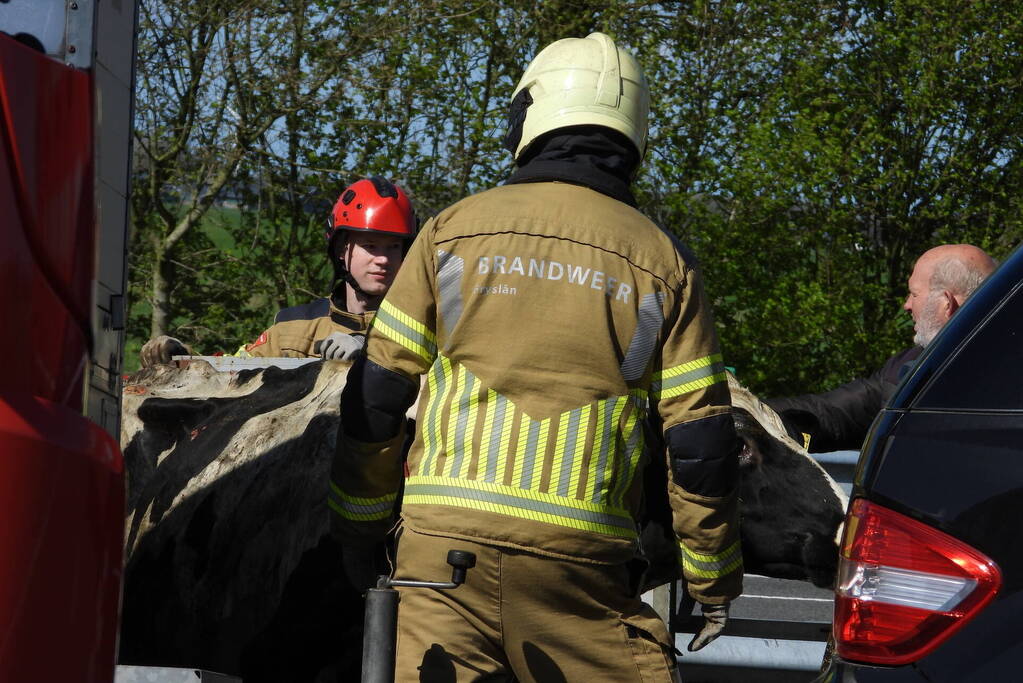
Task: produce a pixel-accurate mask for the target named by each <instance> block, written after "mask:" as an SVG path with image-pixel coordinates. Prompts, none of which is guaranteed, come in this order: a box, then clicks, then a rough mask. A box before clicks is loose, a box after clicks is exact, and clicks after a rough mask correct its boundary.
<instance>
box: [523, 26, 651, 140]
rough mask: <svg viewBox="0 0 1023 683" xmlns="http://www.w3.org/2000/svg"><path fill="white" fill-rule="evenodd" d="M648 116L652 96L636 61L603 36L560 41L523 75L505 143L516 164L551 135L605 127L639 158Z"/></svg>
mask: <svg viewBox="0 0 1023 683" xmlns="http://www.w3.org/2000/svg"><path fill="white" fill-rule="evenodd" d="M649 111H650V92H649V90H648V88H647V84H646V78H644V76H643V71H642V69H640V66H639V62H637V61H636V58H635V57H633V56H632V55H631V54H629V53H628V52H626V51H625V50H623V49H622V48H620V47H618V46H617V45H615V42H614V40H612V39H611V37H610V36H607V35H605V34H603V33H591V34H590V35H588V36H586V37H585V38H564V39H562V40H558V41H556V42H553V43H551V44H550V45H548V46H547V47H545V48H544V49H543V50H541V51H540V53H539V54H537V55H536V57H534V58H533V61H532V62H530V63H529V66H527V67H526V71H525V73H523V74H522V78H521V79H520V80H519V84H518V86H516V88H515V92H514V93H513V94H512V112H511V126H510V130H509V138H508V140H507V141H506V142H508V143H509V144H508V147H509V150H510V151H511V152H512V155H513V156H514V157H515V159H518V158H519V155H521V154H522V152H523V150H525V149H526V148H527V147H529V145H530V143H532V142H533V141H534V140H536V139H537V138H538V137H540V136H541V135H543V134H544V133H547V132H549V131H552V130H556V129H558V128H567V127H569V126H587V125H588V126H606V127H607V128H611V129H613V130H616V131H618V132H619V133H622V134H623V135H624V136H625V137H627V138H628V139H629V140H630V141H632V144H633V145H635V147H636V151H637V152H639V155H640V158H642V157H643V154H644V152H645V151H646V133H647V115H648V113H649ZM523 114H524V118H523ZM519 128H520V129H521V136H520V137H519V138H518V140H516V139H515V134H516V133H517V132H518V130H517V129H519Z"/></svg>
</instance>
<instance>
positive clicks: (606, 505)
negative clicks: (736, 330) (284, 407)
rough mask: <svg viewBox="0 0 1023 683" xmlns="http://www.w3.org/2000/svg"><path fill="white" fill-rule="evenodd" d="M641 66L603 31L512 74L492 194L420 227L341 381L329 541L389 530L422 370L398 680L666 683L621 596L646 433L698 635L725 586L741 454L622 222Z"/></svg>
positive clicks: (668, 287)
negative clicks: (464, 573)
mask: <svg viewBox="0 0 1023 683" xmlns="http://www.w3.org/2000/svg"><path fill="white" fill-rule="evenodd" d="M647 111H648V93H647V87H646V83H645V80H644V77H643V74H642V72H641V71H640V69H639V66H638V64H637V62H636V60H635V59H634V58H633V57H632V56H631V55H630V54H628V53H627V52H625V51H624V50H622V49H620V48H617V47H616V45H615V44H614V42H613V41H612V40H611V39H610V38H609V37H608V36H606V35H603V34H600V33H594V34H591V35H590V36H588V37H586V38H584V39H566V40H561V41H558V42H556V43H553V44H552V45H550V46H548V47H547V48H545V49H544V50H543V51H541V52H540V53H539V54H538V55H537V56H536V57H535V59H534V60H533V61H532V63H531V64H530V65H529V67H528V68H527V69H526V71H525V74H524V75H523V77H522V79H521V81H520V82H519V85H518V87H517V89H516V91H515V96H514V98H513V100H512V105H511V116H510V129H509V134H508V137H507V139H506V143H507V146H508V147H509V149H511V150H512V152H513V154H514V155H515V159H516V163H517V165H518V167H519V168H518V170H517V171H516V172H515V173H514V174H513V175H512V177H511V178H510V180H509V181H508V183H507V184H506V185H505V186H502V187H499V188H496V189H492V190H489V191H486V192H483V193H480V194H477V195H474V196H471V197H469V198H467V199H464V200H462V201H460V202H458V203H457V204H455V205H454V206H452V207H450V208H448V209H446V210H445V211H443V212H441V213H440V214H439V215H438V216H437V217H436V218H434V219H433V220H431V221H429V222H428V223H427V225H426V226H425V227H424V229H423V231H422V232H421V233H420V235H419V237H418V238H417V239H416V241H415V242H414V244H413V246H412V249H411V251H410V252H409V255H408V257H407V259H406V261H405V265H404V267H403V268H402V270H401V272H400V273H399V275H398V278H397V279H396V281H395V284H394V286H393V287H392V288H391V290H390V291H389V292H388V294H387V296H386V298H385V299H384V301H383V303H382V304H381V306H380V309H379V311H378V312H377V316H376V318H375V320H374V322H373V324H372V326H371V329H370V334H369V340H368V344H367V349H366V351H367V353H366V356H365V358H363V359H360V360H359V361H357V362H356V364H355V365H354V366H353V368H352V370H351V371H350V373H349V378H348V384H347V386H346V387H345V390H344V393H343V395H342V400H341V411H342V415H341V418H342V427H341V432H340V434H339V443H338V450H337V456H336V459H335V463H334V469H333V473H332V480H333V481H332V482H331V491H330V499H329V504H330V507H331V509H332V510H333V529H334V531H335V533H337V534H338V535H339V536H340V537H341V538H342V539H343V540H344V542H345V543H347V544H350V545H358V544H360V543H363V544H368V543H370V542H373V541H375V540H376V539H377V538H379V537H380V536H381V535H382V534H384V533H386V532H387V530H388V529H389V527H390V526H391V525H392V524H393V520H392V519H391V516H392V509H393V507H394V504H395V501H396V498H397V495H398V489H399V485H400V484H401V480H402V465H401V450H402V442H403V439H404V434H403V433H402V430H403V429H404V425H405V421H404V419H403V415H404V411H405V409H406V408H407V406H409V405H410V404H411V403H412V401H413V400H414V399H415V398H416V395H417V393H418V390H419V377H420V376H421V375H425V382H424V387H423V394H422V396H421V397H420V402H419V411H418V416H417V420H416V425H417V426H416V434H415V440H414V442H413V445H412V448H411V451H410V453H409V457H408V470H409V476H408V478H407V479H406V480H405V485H404V494H403V499H402V502H401V525H400V528H399V531H398V543H397V561H396V567H395V569H394V574H395V578H399V579H418V580H427V581H438V580H444V577H445V576H446V575H447V574H449V573H450V570H449V568H447V566H446V564H445V558H446V553H447V551H448V549H451V548H457V549H463V550H469V551H472V552H474V553H476V556H477V565H476V567H475V568H474V569H472V570H470V571H469V574H468V580H467V582H466V583H465V584H464V585H463V586H461V587H459V588H458V589H456V590H454V591H428V590H422V589H409V590H403V592H402V596H401V607H400V613H399V626H398V655H397V667H398V679H399V680H412V679H414V678H416V677H417V676H418V677H419V678H418V680H459V681H462V680H479V679H482V678H485V677H486V676H487V675H494V676H495V677H496V676H501V675H504V676H508V677H509V679H510V678H511V677H512V676H514V678H515V679H516V680H520V681H550V680H570V681H576V680H592V681H641V680H642V681H649V680H673V679H675V678H676V677H677V675H678V672H677V668H676V663H675V656H674V653H673V649H674V648H673V643H672V642H670V640H669V636H668V633H667V630H666V628H665V626H664V623H663V622H662V621H661V620H660V619H659V618H658V617H657V616H656V614H655V613H654V612H653V611H652V610H651V609H650V608H649V607H648V606H646V605H645V604H644V603H642V602H641V601H640V599H639V597H638V595H637V594H636V593H637V591H636V590H635V589H634V587H633V583H631V582H630V580H629V575H628V570H627V564H628V563H629V562H630V560H632V559H633V558H634V557H635V556H636V554H637V550H638V549H637V532H636V522H635V519H636V514H637V510H638V508H639V507H640V505H641V498H642V495H643V491H642V477H641V476H640V473H641V468H643V467H644V465H645V463H644V458H646V457H648V455H647V451H646V449H644V435H643V423H644V421H646V420H648V419H650V418H656V420H657V421H658V422H659V423H660V424H661V425H663V430H664V436H665V440H666V443H667V444H668V448H667V451H668V452H667V453H666V454H665V453H657V454H653V456H652V457H657V458H661V459H663V466H664V467H665V468H666V469H668V470H670V477H669V479H670V483H669V497H670V500H671V504H672V508H673V511H674V527H675V531H676V532H677V535H678V538H679V541H680V549H681V553H680V558H681V562H682V565H683V570H684V575H685V578H686V581H687V583H688V588H689V591H690V592H691V594H692V595H693V596H694V597H695V598H696V599H697V600H698V601H700V602H701V603H702V604H703V605H704V610H705V614H706V615H707V620H706V625H705V627H704V629H703V631H701V634H699V635H698V636H697V638H696V639H694V643H693V644H692V645H691V649H695V648H698V647H702V646H703V645H704V644H706V642H709V641H710V640H711V639H713V637H715V636H716V635H717V633H718V632H720V630H721V627H722V626H723V624H724V619H725V616H726V613H727V604H728V602H729V601H730V600H732V599H733V598H734V597H736V596H737V595H738V594H739V593H740V591H741V581H742V553H741V548H740V545H739V528H738V509H737V503H738V501H737V498H736V484H737V477H738V460H737V452H738V451H737V447H736V446H737V444H736V437H735V432H734V429H733V425H732V419H731V414H730V406H729V394H728V388H727V385H726V382H725V370H724V367H723V365H722V361H721V355H720V353H719V350H718V343H717V339H716V336H715V333H714V327H713V322H712V320H711V316H710V310H709V307H708V304H707V300H706V297H705V295H704V293H703V287H702V284H701V280H700V274H699V270H698V269H697V267H696V264H695V261H694V259H693V257H692V256H690V255H688V254H687V252H686V251H685V250H684V249H683V248H682V247H681V246H680V245H678V244H677V243H676V242H674V241H673V239H672V238H671V237H669V236H668V235H667V234H666V233H665V232H663V231H662V230H660V229H659V228H658V227H657V226H656V225H655V224H654V223H653V222H651V221H650V220H649V219H647V218H646V217H644V216H643V215H642V214H641V213H640V212H639V211H637V210H636V208H635V201H634V199H633V197H632V194H631V193H630V191H629V184H630V181H631V179H632V178H633V176H634V174H635V171H636V169H637V167H638V165H639V163H640V161H641V158H642V152H643V150H644V147H645V140H646V129H647V125H646V119H647Z"/></svg>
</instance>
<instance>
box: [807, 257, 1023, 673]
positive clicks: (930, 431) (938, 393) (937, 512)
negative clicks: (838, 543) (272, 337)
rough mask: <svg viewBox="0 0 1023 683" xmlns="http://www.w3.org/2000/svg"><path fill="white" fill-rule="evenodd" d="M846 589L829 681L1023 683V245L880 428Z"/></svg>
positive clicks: (852, 530) (846, 566) (852, 540)
mask: <svg viewBox="0 0 1023 683" xmlns="http://www.w3.org/2000/svg"><path fill="white" fill-rule="evenodd" d="M836 586H837V588H836V595H835V617H834V630H833V635H834V638H835V650H836V654H835V656H834V657H833V658H832V659H831V661H830V662H829V663H828V664H827V665H826V667H825V669H824V672H823V673H822V674H821V675H820V677H819V678H818V679H817V681H818V683H851V682H864V683H866V682H872V681H876V682H878V683H887V682H902V681H906V682H909V681H928V682H929V683H941V682H949V683H952V682H954V683H966V682H968V681H976V682H978V683H981V682H983V683H988V682H990V681H1013V680H1021V676H1023V674H1021V673H1020V662H1021V661H1023V591H1021V587H1023V248H1021V249H1017V250H1016V252H1015V253H1014V254H1013V255H1012V256H1011V257H1009V258H1008V259H1007V260H1006V261H1005V263H1003V264H1002V265H1001V267H1000V268H999V269H998V270H997V271H996V272H995V273H994V274H992V275H991V277H990V278H989V279H988V280H987V282H985V284H984V285H983V286H982V287H981V288H980V289H979V290H977V292H976V293H975V294H974V295H973V296H972V297H970V299H969V300H968V301H967V302H966V303H965V304H964V306H963V307H962V308H961V309H960V310H959V311H958V312H957V313H956V315H955V316H954V317H953V318H952V320H951V321H949V323H948V324H947V325H946V326H945V328H944V329H943V330H942V331H941V333H940V334H939V335H938V337H937V338H935V340H934V341H933V342H932V343H931V344H930V345H929V346H928V348H927V350H926V351H925V352H924V354H923V355H922V356H921V358H920V360H919V362H918V363H917V364H916V366H915V367H914V368H913V369H912V371H911V372H910V374H909V375H908V376H907V377H905V378H904V380H903V382H902V384H901V385H900V387H899V389H898V390H897V391H896V393H895V395H894V396H893V397H892V400H891V403H890V404H889V406H888V407H887V408H886V409H885V410H884V411H883V412H882V413H881V414H880V415H879V416H878V418H877V420H876V421H875V422H874V425H873V427H872V428H871V432H870V435H869V436H868V437H867V441H866V443H865V444H864V447H863V451H862V453H861V455H860V460H859V465H858V467H857V472H856V477H855V480H854V487H853V495H852V498H851V503H850V507H849V514H848V516H847V518H846V530H845V537H844V542H843V544H842V549H841V558H840V563H839V570H838V578H837V581H836Z"/></svg>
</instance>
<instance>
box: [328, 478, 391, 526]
mask: <svg viewBox="0 0 1023 683" xmlns="http://www.w3.org/2000/svg"><path fill="white" fill-rule="evenodd" d="M397 498H398V494H396V493H392V494H387V495H384V496H380V497H378V498H360V497H358V496H349V495H348V494H346V493H345V492H344V491H342V490H341V489H340V488H339V487H338V485H337V484H335V483H334V482H330V491H329V494H328V496H327V503H328V505H329V506H330V508H331V509H333V510H334V511H335V512H337V513H338V514H339V515H341V516H342V517H344V518H346V519H355V520H362V521H367V520H374V519H385V518H386V517H388V516H389V515H390V514H391V510H392V509H394V502H395V500H397Z"/></svg>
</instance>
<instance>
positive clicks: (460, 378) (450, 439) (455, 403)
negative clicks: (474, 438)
mask: <svg viewBox="0 0 1023 683" xmlns="http://www.w3.org/2000/svg"><path fill="white" fill-rule="evenodd" d="M452 371H453V372H454V374H455V377H454V378H453V381H452V383H451V384H452V387H451V408H450V410H449V411H448V433H447V437H446V438H445V439H444V445H445V448H444V455H445V456H447V460H445V461H444V469H443V470H442V471H441V473H442V474H447V475H448V476H449V477H452V476H455V473H454V471H453V470H452V468H453V467H454V464H455V457H454V455H455V450H456V449H457V448H458V443H457V438H456V437H457V434H458V416H459V414H460V411H459V409H458V407H459V402H460V401H461V400H462V392H464V391H465V375H466V373H467V371H466V369H465V368H462V367H459V368H454V367H453V366H452Z"/></svg>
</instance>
